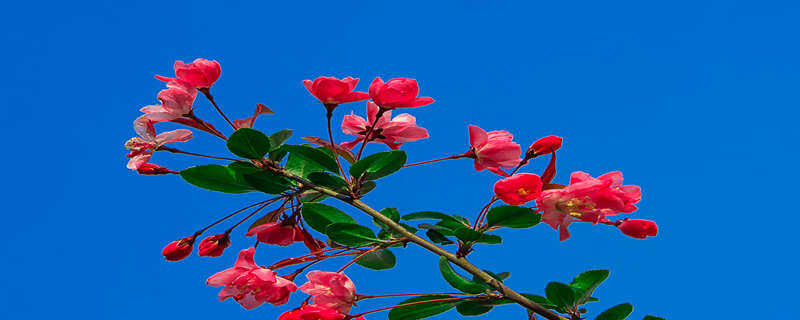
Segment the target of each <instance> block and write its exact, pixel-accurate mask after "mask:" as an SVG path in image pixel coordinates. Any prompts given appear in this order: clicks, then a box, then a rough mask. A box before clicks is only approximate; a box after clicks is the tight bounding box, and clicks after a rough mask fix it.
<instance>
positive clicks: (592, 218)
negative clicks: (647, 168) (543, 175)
mask: <svg viewBox="0 0 800 320" xmlns="http://www.w3.org/2000/svg"><path fill="white" fill-rule="evenodd" d="M641 198H642V192H641V189H640V188H639V187H638V186H634V185H622V173H621V172H619V171H614V172H609V173H606V174H604V175H602V176H599V177H597V178H592V177H591V176H589V174H587V173H585V172H580V171H578V172H573V173H572V176H571V178H570V183H569V185H568V186H566V187H565V188H563V189H551V190H545V191H542V195H541V196H540V197H539V198H538V199H536V204H537V206H538V208H539V210H541V211H542V221H544V222H546V223H547V224H549V225H550V226H551V227H553V229H557V230H559V231H560V239H561V240H562V241H563V240H566V239H568V238H569V231H568V230H567V227H568V226H569V224H570V223H572V221H574V220H575V219H577V220H580V221H587V222H592V223H598V222H605V221H608V219H606V216H608V215H615V214H618V213H620V212H628V213H629V212H633V211H635V210H636V209H637V208H636V205H635V204H636V203H637V202H639V200H641Z"/></svg>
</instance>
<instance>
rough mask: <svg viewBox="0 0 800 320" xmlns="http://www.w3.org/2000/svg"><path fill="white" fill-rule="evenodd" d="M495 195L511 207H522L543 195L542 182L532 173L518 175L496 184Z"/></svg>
mask: <svg viewBox="0 0 800 320" xmlns="http://www.w3.org/2000/svg"><path fill="white" fill-rule="evenodd" d="M494 193H495V195H497V197H498V198H500V200H503V202H505V203H508V204H510V205H522V204H525V203H526V202H528V201H531V200H534V199H536V198H538V197H539V194H540V193H542V180H541V179H540V178H539V176H537V175H535V174H532V173H517V174H515V175H513V176H511V177H509V178H505V179H503V180H500V181H497V183H495V184H494Z"/></svg>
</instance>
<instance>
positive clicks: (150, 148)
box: [125, 116, 192, 170]
mask: <svg viewBox="0 0 800 320" xmlns="http://www.w3.org/2000/svg"><path fill="white" fill-rule="evenodd" d="M133 129H134V130H135V131H136V133H137V134H139V137H136V138H131V139H130V140H128V141H127V142H125V148H126V149H128V150H130V153H128V155H127V157H128V158H130V160H128V169H131V170H138V169H146V170H148V169H149V170H155V169H158V168H153V167H146V166H145V165H146V164H147V163H148V161H150V158H151V157H152V156H153V152H155V150H156V149H158V148H159V147H161V146H163V145H165V144H168V143H173V142H186V141H188V140H189V139H191V138H192V132H191V131H189V130H186V129H178V130H172V131H167V132H162V133H159V134H157V135H156V129H155V127H154V126H153V122H152V121H150V119H148V118H147V117H145V116H141V117H139V118H137V119H136V120H135V121H134V122H133ZM161 168H163V167H161Z"/></svg>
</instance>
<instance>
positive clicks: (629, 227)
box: [617, 219, 658, 239]
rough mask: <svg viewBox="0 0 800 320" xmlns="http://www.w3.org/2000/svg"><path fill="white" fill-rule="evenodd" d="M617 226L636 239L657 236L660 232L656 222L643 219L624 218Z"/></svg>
mask: <svg viewBox="0 0 800 320" xmlns="http://www.w3.org/2000/svg"><path fill="white" fill-rule="evenodd" d="M617 227H619V231H622V233H623V234H625V235H627V236H629V237H633V238H636V239H644V238H647V237H655V236H656V235H657V234H658V226H657V225H656V223H655V222H653V221H650V220H642V219H629V220H624V221H622V223H620V224H619V225H618V226H617Z"/></svg>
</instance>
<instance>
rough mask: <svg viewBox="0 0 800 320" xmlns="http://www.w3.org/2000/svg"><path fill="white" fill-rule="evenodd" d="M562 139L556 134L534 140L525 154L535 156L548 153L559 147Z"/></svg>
mask: <svg viewBox="0 0 800 320" xmlns="http://www.w3.org/2000/svg"><path fill="white" fill-rule="evenodd" d="M563 140H564V139H562V138H561V137H558V136H547V137H544V138H541V139H539V140H536V142H534V143H533V144H532V145H531V146H530V148H528V152H527V154H528V155H529V156H530V157H535V156H538V155H543V154H548V153H553V152H556V150H558V149H559V148H561V142H562V141H563Z"/></svg>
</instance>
